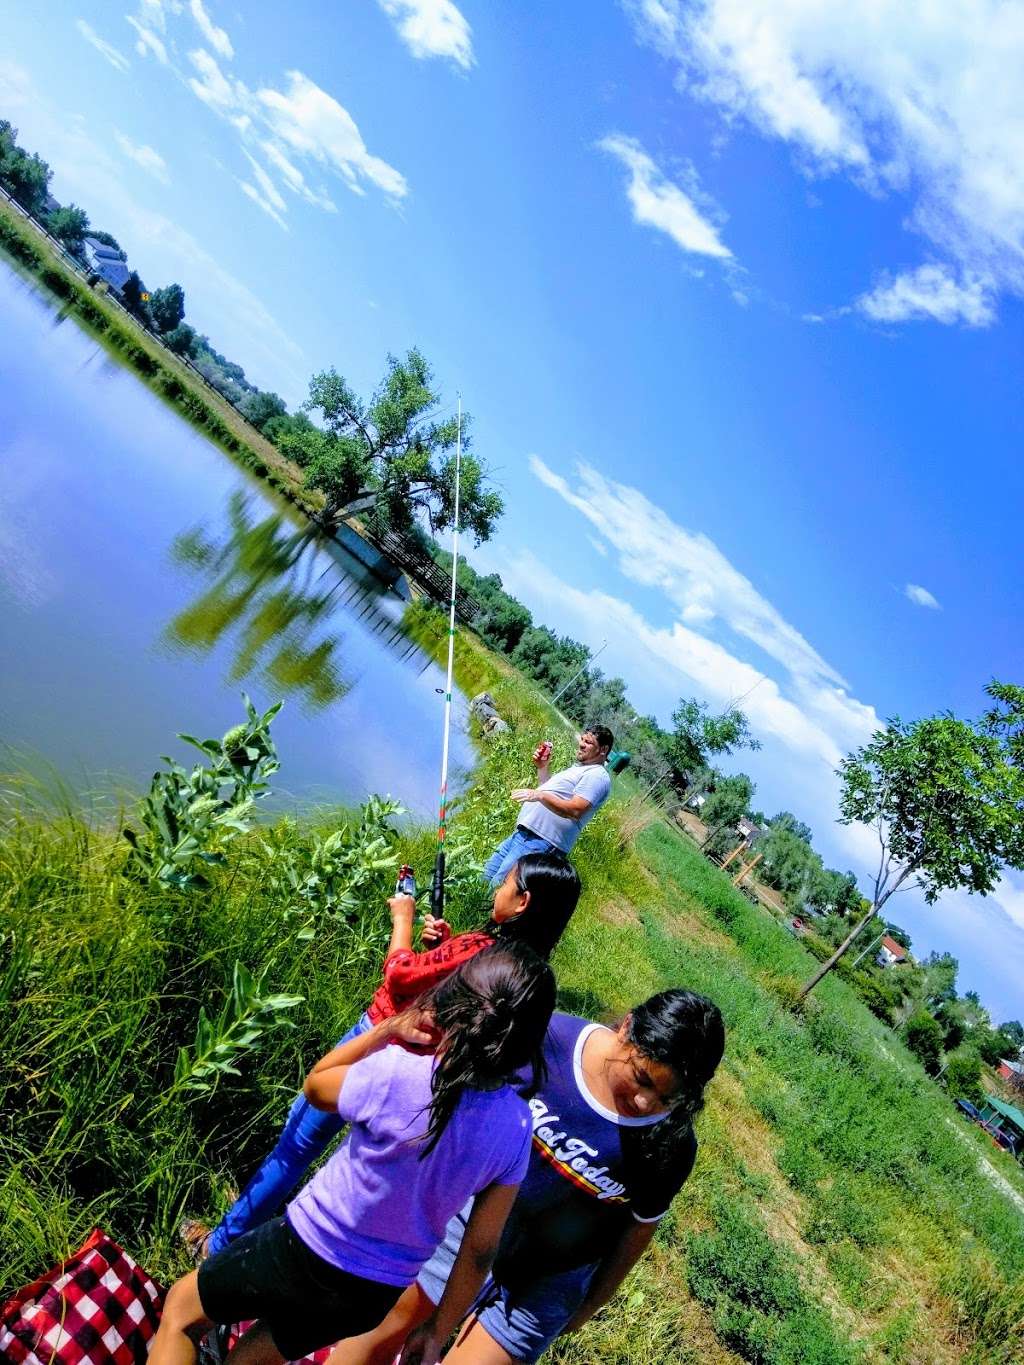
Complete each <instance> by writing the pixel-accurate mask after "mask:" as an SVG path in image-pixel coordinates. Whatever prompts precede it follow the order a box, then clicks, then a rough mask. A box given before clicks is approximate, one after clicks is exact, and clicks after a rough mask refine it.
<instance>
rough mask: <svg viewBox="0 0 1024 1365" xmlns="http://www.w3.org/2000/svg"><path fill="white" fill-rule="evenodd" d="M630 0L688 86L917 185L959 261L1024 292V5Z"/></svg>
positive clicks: (817, 151)
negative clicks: (1021, 74)
mask: <svg viewBox="0 0 1024 1365" xmlns="http://www.w3.org/2000/svg"><path fill="white" fill-rule="evenodd" d="M626 3H627V7H628V8H629V9H630V11H631V12H632V14H633V16H634V18H635V21H636V24H637V27H638V30H639V32H640V34H641V36H642V37H643V38H644V39H646V40H647V41H649V42H650V43H652V44H653V45H654V46H656V47H657V48H658V50H659V51H661V52H662V53H663V54H665V55H666V56H667V57H669V58H670V59H671V60H672V61H673V62H674V63H676V64H677V67H678V74H679V81H680V84H681V85H683V86H685V87H686V88H687V89H688V90H689V91H691V92H692V93H694V94H696V95H697V96H698V97H701V98H704V99H706V100H708V101H711V102H713V103H714V104H716V105H717V106H718V107H719V108H720V109H721V110H722V111H723V112H724V114H725V115H726V117H728V118H731V119H742V120H745V121H747V122H748V123H750V124H751V125H753V126H755V127H757V128H758V129H760V130H761V131H762V132H763V133H765V134H767V135H769V136H773V137H778V138H780V139H782V140H784V141H785V142H787V143H789V144H790V145H791V146H792V147H793V149H794V150H795V152H796V153H797V154H798V156H799V158H800V160H801V163H802V165H803V167H804V168H805V169H806V170H807V171H809V172H811V173H832V172H842V173H845V174H847V175H850V176H851V177H852V178H853V179H854V180H855V182H856V183H858V184H860V185H862V186H863V187H864V188H866V189H867V190H869V191H871V192H873V193H879V192H881V193H887V192H893V191H895V192H898V193H900V194H902V195H904V196H906V198H907V199H908V201H909V204H910V213H909V221H910V224H911V226H912V227H913V228H914V229H915V230H917V231H918V232H920V233H922V234H924V235H925V236H927V237H928V238H929V239H930V240H931V241H932V242H933V243H934V244H935V245H936V246H938V247H939V248H940V249H941V250H942V251H943V252H944V253H945V254H947V255H948V257H949V258H950V259H951V260H953V261H955V262H957V264H958V266H959V269H960V271H962V272H967V273H968V274H973V275H974V276H976V277H978V278H985V277H991V279H992V280H993V283H994V285H996V286H998V287H1000V288H1005V289H1009V290H1011V291H1016V292H1021V291H1024V81H1022V80H1021V79H1020V72H1021V70H1022V69H1024V10H1022V9H1021V6H1020V5H1019V4H1013V3H1009V4H1008V3H1005V0H947V3H945V4H939V5H937V4H935V3H934V2H933V0H846V2H845V3H844V4H841V5H839V4H824V3H822V0H687V3H684V0H626ZM968 288H969V283H968ZM968 306H969V307H972V308H973V309H974V315H975V316H978V315H979V309H981V311H984V308H983V306H982V305H979V304H978V303H977V302H975V303H974V304H973V305H968ZM925 312H926V313H927V310H925ZM961 316H963V313H961Z"/></svg>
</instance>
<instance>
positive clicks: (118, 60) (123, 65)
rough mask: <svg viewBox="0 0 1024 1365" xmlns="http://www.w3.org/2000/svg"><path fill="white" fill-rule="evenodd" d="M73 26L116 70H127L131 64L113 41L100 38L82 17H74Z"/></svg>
mask: <svg viewBox="0 0 1024 1365" xmlns="http://www.w3.org/2000/svg"><path fill="white" fill-rule="evenodd" d="M75 28H77V29H78V31H79V33H80V34H81V35H82V37H83V38H84V39H85V41H86V42H87V43H91V44H92V45H93V47H94V48H95V49H96V51H97V52H98V53H100V55H101V56H103V57H105V58H106V59H107V61H108V62H109V63H110V65H111V66H112V67H114V69H115V70H116V71H127V70H128V68H129V67H130V66H131V62H130V61H129V60H128V58H127V57H126V56H125V55H124V53H123V52H120V51H118V49H117V48H116V47H115V46H114V45H113V43H108V42H107V40H106V39H105V38H101V37H100V35H99V34H98V33H97V32H96V30H95V29H94V28H93V27H92V25H91V24H87V23H86V22H85V20H84V19H76V20H75Z"/></svg>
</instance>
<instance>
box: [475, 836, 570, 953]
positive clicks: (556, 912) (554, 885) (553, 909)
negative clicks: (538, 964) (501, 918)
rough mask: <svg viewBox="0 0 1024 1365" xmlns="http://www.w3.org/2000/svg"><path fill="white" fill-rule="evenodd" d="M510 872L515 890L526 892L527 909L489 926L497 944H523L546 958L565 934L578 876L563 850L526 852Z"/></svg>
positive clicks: (520, 892) (521, 892)
mask: <svg viewBox="0 0 1024 1365" xmlns="http://www.w3.org/2000/svg"><path fill="white" fill-rule="evenodd" d="M512 871H513V872H514V873H515V877H516V890H517V891H518V892H519V894H520V895H522V894H523V893H524V892H526V891H528V892H529V893H530V899H529V901H527V904H526V909H525V910H524V911H523V912H522V914H520V915H516V917H515V919H510V920H506V921H505V923H504V924H498V925H491V929H492V930H493V932H494V937H495V938H496V939H497V940H498V941H499V942H500V943H525V944H526V946H527V947H528V948H532V949H533V951H534V952H535V953H536V954H537V956H538V957H542V958H544V959H545V960H547V959H548V958H549V957H550V956H551V954H552V953H553V952H554V951H555V948H556V946H557V944H558V940H559V939H560V938H561V937H562V935H563V934H564V933H565V928H566V925H567V924H568V923H569V921H570V919H572V913H573V911H574V910H575V909H576V905H577V902H578V901H579V898H580V875H579V873H578V872H577V871H576V869H575V868H574V867H573V865H572V863H571V862H570V861H569V859H568V858H567V857H566V856H565V854H564V853H526V854H524V855H523V857H521V858H520V859H519V861H518V862H517V863H516V864H515V866H514V867H513V869H512Z"/></svg>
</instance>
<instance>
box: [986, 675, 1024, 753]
mask: <svg viewBox="0 0 1024 1365" xmlns="http://www.w3.org/2000/svg"><path fill="white" fill-rule="evenodd" d="M985 691H986V692H987V693H988V695H989V696H990V697H991V698H992V700H993V701H994V702H995V703H996V705H995V706H993V707H991V708H990V709H989V710H988V711H986V712H985V715H984V716H983V718H982V721H983V724H984V725H985V727H986V728H987V729H988V731H989V733H990V734H993V735H996V736H997V737H998V738H999V739H1000V740H1001V741H1002V742H1003V744H1004V745H1005V746H1006V751H1007V753H1008V754H1009V757H1010V761H1011V762H1013V763H1016V764H1017V765H1018V766H1019V767H1024V687H1019V686H1018V685H1017V684H1016V683H1002V682H996V681H995V680H993V681H992V682H990V683H989V685H988V686H987V687H986V688H985Z"/></svg>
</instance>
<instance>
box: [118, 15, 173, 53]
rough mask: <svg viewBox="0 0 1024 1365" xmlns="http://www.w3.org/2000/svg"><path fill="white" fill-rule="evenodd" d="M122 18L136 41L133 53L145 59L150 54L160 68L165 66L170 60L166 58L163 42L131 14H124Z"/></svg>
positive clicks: (165, 46) (165, 47)
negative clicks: (131, 29)
mask: <svg viewBox="0 0 1024 1365" xmlns="http://www.w3.org/2000/svg"><path fill="white" fill-rule="evenodd" d="M124 17H125V19H127V21H128V23H129V24H131V26H132V28H133V29H134V30H135V34H136V39H137V41H136V43H135V51H136V52H137V53H138V54H139V56H140V57H145V56H146V55H147V54H148V53H152V55H153V56H154V57H155V58H156V59H157V61H158V62H159V63H160V64H161V66H167V65H168V62H169V60H170V59H169V58H168V56H167V45H166V43H165V42H164V40H163V39H162V38H161V37H160V36H159V35H158V34H157V33H155V32H154V31H153V29H151V28H150V27H149V26H148V25H147V24H145V23H143V22H142V21H141V20H140V19H137V18H136V17H135V16H134V15H133V14H126V15H125V16H124Z"/></svg>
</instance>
